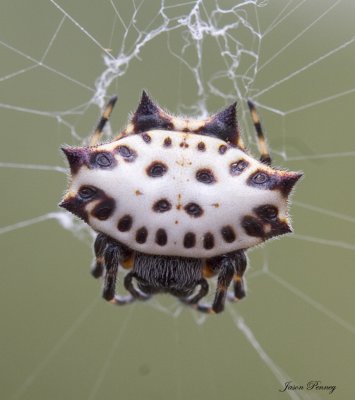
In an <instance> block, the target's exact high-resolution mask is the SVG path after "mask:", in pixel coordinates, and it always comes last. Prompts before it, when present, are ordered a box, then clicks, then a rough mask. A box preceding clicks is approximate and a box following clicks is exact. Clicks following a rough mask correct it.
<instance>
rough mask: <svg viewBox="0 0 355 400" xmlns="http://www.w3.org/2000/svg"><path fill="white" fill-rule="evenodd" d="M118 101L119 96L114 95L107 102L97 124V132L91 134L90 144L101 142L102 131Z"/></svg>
mask: <svg viewBox="0 0 355 400" xmlns="http://www.w3.org/2000/svg"><path fill="white" fill-rule="evenodd" d="M116 101H117V96H114V97H111V99H110V100H109V101H108V103H107V104H106V107H105V109H104V112H103V113H102V116H101V118H100V121H99V123H98V124H97V126H96V129H95V132H94V134H93V135H92V136H91V139H90V142H89V146H96V145H97V143H98V142H99V140H100V138H101V135H102V131H103V129H104V127H105V125H106V122H107V121H108V120H109V118H110V115H111V113H112V110H113V107H114V106H115V103H116Z"/></svg>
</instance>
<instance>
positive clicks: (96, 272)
mask: <svg viewBox="0 0 355 400" xmlns="http://www.w3.org/2000/svg"><path fill="white" fill-rule="evenodd" d="M106 245H107V236H106V235H104V234H103V233H99V234H98V235H97V236H96V239H95V243H94V252H95V260H94V262H93V264H92V267H91V274H92V276H93V277H94V278H100V277H101V276H102V275H103V272H104V263H105V260H104V252H105V248H106Z"/></svg>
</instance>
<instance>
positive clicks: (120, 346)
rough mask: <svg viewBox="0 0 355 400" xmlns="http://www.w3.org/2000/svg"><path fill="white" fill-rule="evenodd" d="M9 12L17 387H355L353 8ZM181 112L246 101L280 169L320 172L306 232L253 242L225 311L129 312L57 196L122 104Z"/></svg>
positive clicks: (7, 141)
mask: <svg viewBox="0 0 355 400" xmlns="http://www.w3.org/2000/svg"><path fill="white" fill-rule="evenodd" d="M30 3H32V2H20V1H19V0H15V1H3V2H2V4H1V13H0V15H1V18H2V21H1V24H0V52H1V59H2V66H1V69H0V87H1V90H0V112H1V117H2V126H3V130H2V132H3V133H2V146H1V156H0V173H1V176H2V182H3V184H2V188H3V190H2V200H3V202H2V207H1V210H2V213H1V225H2V227H1V228H0V234H1V239H2V255H3V257H2V260H3V262H2V267H1V274H2V279H1V282H2V284H1V291H0V293H1V295H0V296H1V302H0V304H1V309H2V313H1V315H2V329H1V343H2V349H1V364H0V365H1V397H2V398H6V399H32V398H33V399H34V398H50V399H55V398H58V399H59V398H60V399H62V398H77V399H82V398H83V399H90V400H93V399H96V398H105V399H111V398H117V396H121V397H123V398H137V397H138V396H141V397H143V396H144V397H148V398H150V397H154V398H158V399H160V398H162V399H163V398H164V399H165V398H167V397H168V396H169V397H172V398H176V399H184V398H196V399H200V398H203V399H209V398H216V397H217V396H218V397H221V398H226V399H234V398H237V397H242V398H261V397H263V398H266V399H276V398H280V399H281V398H291V399H323V398H328V397H329V396H330V394H329V391H326V390H316V389H314V390H311V391H309V390H294V391H286V392H280V391H279V390H280V389H281V388H283V387H284V384H285V383H286V382H288V381H292V383H293V384H294V385H304V386H305V385H306V384H307V382H309V381H317V380H319V381H321V384H322V385H335V386H336V389H335V391H334V392H333V393H332V394H331V396H332V397H333V398H336V399H348V398H351V397H352V396H353V393H354V389H355V387H354V383H353V369H354V361H353V360H354V356H355V354H354V345H353V344H354V335H355V319H354V313H353V307H352V305H353V300H354V295H353V287H352V286H353V285H352V282H353V281H354V278H355V276H354V275H355V271H354V264H355V263H354V261H355V257H354V251H355V242H354V233H355V231H354V223H355V216H354V215H355V213H354V212H355V202H354V194H355V193H354V184H353V182H354V157H355V140H354V136H355V135H354V134H355V132H354V128H353V123H352V121H351V116H352V115H353V113H352V108H353V107H352V104H353V102H354V99H355V79H354V73H353V71H354V66H355V65H354V62H355V59H354V50H355V44H354V41H355V32H354V28H353V21H352V15H353V12H354V4H352V2H351V1H346V0H337V1H330V0H329V1H310V0H301V1H295V0H288V1H277V0H272V1H269V2H267V1H257V0H246V1H239V2H236V1H227V0H218V1H215V2H209V1H206V0H205V1H202V0H200V1H181V2H180V3H179V2H176V1H164V0H159V1H157V0H153V1H147V0H141V1H134V0H130V1H127V2H119V1H117V0H110V1H104V2H103V1H93V2H90V4H89V3H85V4H84V3H82V2H70V1H67V0H50V1H40V2H36V4H34V3H32V4H30ZM143 88H145V89H147V90H148V91H149V92H150V93H151V94H152V95H153V97H155V98H156V99H158V101H159V103H160V104H161V105H164V106H165V107H166V108H167V109H168V110H171V111H173V112H176V113H179V114H180V113H181V114H186V115H195V116H206V115H208V114H210V112H212V111H215V110H217V109H219V108H221V107H223V106H225V105H227V104H229V103H232V102H234V101H235V100H237V101H238V113H239V114H238V115H239V120H240V124H241V127H242V130H243V137H244V140H245V142H246V144H247V145H248V147H250V149H251V150H252V151H254V154H256V148H255V138H254V132H253V129H252V126H251V124H250V118H249V115H248V113H247V110H246V99H247V98H252V99H253V100H254V101H255V102H256V104H257V106H258V110H259V113H260V114H261V115H262V119H263V125H264V127H265V128H266V131H267V137H268V140H269V144H270V147H271V151H272V155H273V159H274V164H275V165H280V166H283V167H287V168H289V169H291V170H303V171H304V172H305V179H304V180H303V181H302V182H301V183H300V184H299V188H298V190H297V191H296V194H295V196H294V199H293V204H292V215H293V219H294V223H293V225H294V229H295V233H294V234H293V235H292V236H289V237H287V238H282V240H280V241H272V242H270V243H268V244H267V245H266V246H264V247H262V248H258V249H256V250H255V251H253V252H251V253H249V270H248V274H247V280H248V297H247V298H246V300H244V301H243V302H240V303H238V304H228V306H227V309H226V311H225V313H224V314H223V315H221V316H217V317H207V318H206V317H205V316H203V315H197V314H196V313H194V312H190V310H186V309H185V308H182V307H181V306H180V305H179V304H177V303H176V301H174V299H169V298H165V297H163V296H162V297H157V298H156V299H154V300H152V301H151V302H149V303H147V304H134V305H131V306H129V307H123V308H118V309H117V308H114V307H110V306H108V305H107V304H105V303H104V302H103V301H101V300H100V298H99V297H100V296H99V292H100V288H99V285H98V283H97V281H95V280H93V279H91V278H90V276H89V274H88V271H87V268H85V266H86V265H89V264H90V262H91V261H90V258H91V250H90V248H91V243H92V235H91V234H90V232H89V231H88V229H87V228H86V227H85V226H84V225H83V224H81V223H79V222H78V221H76V220H75V219H74V218H72V216H71V215H69V214H67V213H64V212H62V211H60V210H59V209H58V208H57V207H56V204H57V203H58V201H59V199H60V197H61V194H62V191H63V188H65V185H66V176H65V174H66V168H65V162H64V160H63V159H62V157H61V155H60V154H59V150H58V149H59V146H60V145H61V144H63V143H68V144H73V145H77V144H82V143H84V142H85V140H86V139H87V137H88V134H89V133H90V132H91V129H92V126H94V124H95V122H96V120H97V118H98V115H99V113H100V110H101V109H102V107H103V105H104V103H105V101H106V100H107V98H108V97H109V96H111V95H113V94H118V96H119V100H118V106H117V109H116V110H115V112H114V113H113V115H112V119H111V123H110V125H109V126H108V127H107V130H106V132H105V134H106V135H107V136H109V135H111V134H112V133H115V132H116V131H119V130H120V128H122V127H123V126H124V125H125V123H126V121H127V115H128V114H129V113H130V112H131V111H132V110H134V108H135V106H136V104H137V102H138V99H139V97H140V93H141V90H142V89H143Z"/></svg>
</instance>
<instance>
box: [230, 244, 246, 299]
mask: <svg viewBox="0 0 355 400" xmlns="http://www.w3.org/2000/svg"><path fill="white" fill-rule="evenodd" d="M246 268H247V257H246V255H245V252H244V251H243V250H239V251H238V252H237V253H236V257H235V274H234V276H233V293H229V295H228V299H229V300H232V301H236V300H241V299H242V298H243V297H245V295H246V290H245V284H244V279H243V275H244V272H245V270H246Z"/></svg>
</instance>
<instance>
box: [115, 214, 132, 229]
mask: <svg viewBox="0 0 355 400" xmlns="http://www.w3.org/2000/svg"><path fill="white" fill-rule="evenodd" d="M132 223H133V219H132V217H131V216H130V215H128V214H127V215H124V216H123V217H122V218H121V219H120V220H119V221H118V225H117V229H118V230H119V231H120V232H127V231H129V230H130V229H131V227H132Z"/></svg>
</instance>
